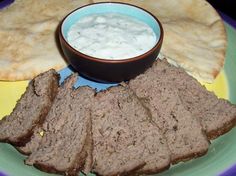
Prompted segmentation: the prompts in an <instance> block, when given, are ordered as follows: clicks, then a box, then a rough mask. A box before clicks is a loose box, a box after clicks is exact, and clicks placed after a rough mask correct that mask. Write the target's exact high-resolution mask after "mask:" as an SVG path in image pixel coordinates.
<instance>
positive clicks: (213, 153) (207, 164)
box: [0, 24, 236, 176]
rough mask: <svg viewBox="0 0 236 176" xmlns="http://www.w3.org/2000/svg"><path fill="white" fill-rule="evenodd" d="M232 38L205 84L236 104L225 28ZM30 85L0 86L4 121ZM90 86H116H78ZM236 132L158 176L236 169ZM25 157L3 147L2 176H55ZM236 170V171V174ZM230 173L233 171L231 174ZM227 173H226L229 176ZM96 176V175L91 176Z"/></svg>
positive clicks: (235, 65) (212, 174) (207, 175)
mask: <svg viewBox="0 0 236 176" xmlns="http://www.w3.org/2000/svg"><path fill="white" fill-rule="evenodd" d="M225 26H226V29H227V35H228V48H227V53H226V61H225V66H224V68H223V70H222V71H221V73H220V75H219V76H218V77H217V79H216V80H215V82H214V83H213V84H205V85H206V87H207V89H208V90H211V91H214V92H215V93H216V94H217V96H218V97H221V98H226V99H229V100H230V101H231V102H232V103H234V104H236V92H235V91H234V90H236V77H235V75H236V53H235V51H236V31H235V30H234V29H233V28H232V27H231V26H229V25H228V24H225ZM71 72H72V70H71V69H70V68H65V69H63V70H61V71H60V75H61V80H60V81H62V80H64V79H65V78H66V77H67V76H68V75H70V73H71ZM27 84H28V81H20V82H0V119H1V118H2V117H3V116H4V115H7V114H9V113H10V112H11V111H12V109H13V107H14V106H15V103H16V101H17V99H19V97H20V96H21V94H22V93H23V92H24V91H25V88H26V86H27ZM81 85H89V86H91V87H93V88H96V89H97V90H98V91H99V90H102V89H106V88H108V87H110V86H113V85H114V84H102V83H96V82H92V81H89V80H87V79H84V78H80V79H79V80H78V81H77V83H76V87H77V86H81ZM235 136H236V128H234V129H232V130H231V131H230V132H229V133H227V134H225V135H224V136H222V137H220V138H218V139H216V140H214V141H212V145H211V146H210V149H209V151H208V153H207V155H205V156H203V157H201V158H198V159H194V160H191V161H188V162H185V163H180V164H177V165H174V166H172V167H171V168H170V169H169V170H168V171H165V172H163V173H161V174H158V176H199V175H201V176H216V175H221V174H222V173H223V172H225V171H226V170H228V169H229V168H231V167H233V166H234V165H235V166H236V153H235V151H236V140H235ZM24 159H25V156H23V155H21V154H20V153H19V152H17V151H16V150H15V149H14V147H12V146H11V145H9V144H4V143H0V176H5V175H6V176H53V175H54V174H47V173H44V172H41V171H39V170H37V169H35V168H34V167H31V166H27V165H25V164H24V162H23V161H24ZM235 171H236V169H234V172H235ZM228 172H230V171H228ZM225 174H226V173H224V176H225ZM91 175H92V174H91Z"/></svg>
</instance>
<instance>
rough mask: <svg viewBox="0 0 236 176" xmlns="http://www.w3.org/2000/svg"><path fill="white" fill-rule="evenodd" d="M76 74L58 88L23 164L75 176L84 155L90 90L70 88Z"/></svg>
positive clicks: (87, 132) (87, 134) (91, 90)
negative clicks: (39, 138) (40, 133)
mask: <svg viewBox="0 0 236 176" xmlns="http://www.w3.org/2000/svg"><path fill="white" fill-rule="evenodd" d="M75 81H76V75H73V76H71V77H70V79H67V80H66V81H65V83H64V85H63V86H62V87H61V88H60V90H59V92H58V95H57V96H56V98H55V101H54V103H53V106H52V108H51V110H50V112H49V113H48V116H47V117H46V121H45V122H46V123H44V125H43V130H44V131H45V134H44V136H43V138H42V141H41V143H40V146H39V147H38V149H37V151H35V152H33V153H32V154H31V155H30V156H29V157H28V159H27V160H26V164H29V165H34V166H35V167H37V168H39V169H41V170H43V171H46V172H51V173H61V174H65V175H76V174H77V172H78V171H80V170H81V169H82V168H83V166H84V164H85V160H86V157H87V156H88V149H89V147H88V145H89V143H90V141H88V140H89V139H91V138H89V135H90V131H91V115H90V106H91V103H92V100H93V98H94V93H95V92H94V90H93V89H91V88H89V87H79V88H78V89H75V90H74V89H73V88H72V86H73V84H74V82H75Z"/></svg>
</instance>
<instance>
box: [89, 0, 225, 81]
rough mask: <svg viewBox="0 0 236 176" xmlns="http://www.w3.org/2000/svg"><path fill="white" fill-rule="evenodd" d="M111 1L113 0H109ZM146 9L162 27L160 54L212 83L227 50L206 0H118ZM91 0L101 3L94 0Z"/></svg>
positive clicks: (222, 30)
mask: <svg viewBox="0 0 236 176" xmlns="http://www.w3.org/2000/svg"><path fill="white" fill-rule="evenodd" d="M111 1H112V0H111ZM120 1H121V2H126V3H131V4H134V5H137V6H140V7H143V8H145V9H147V10H148V11H150V12H152V13H153V14H154V15H156V16H157V17H158V19H160V21H161V22H162V24H163V28H164V41H163V46H162V49H161V54H162V55H163V56H164V57H166V58H167V59H168V61H169V62H170V63H172V64H175V65H177V66H181V67H183V68H184V69H185V70H186V71H187V72H188V73H189V74H191V75H192V76H194V77H195V78H197V79H198V80H201V81H206V82H212V81H213V80H214V78H215V77H216V76H217V75H218V73H219V72H220V70H221V68H222V66H223V64H224V60H225V51H226V32H225V28H224V24H223V22H222V20H221V18H220V16H219V15H218V13H217V12H216V11H215V9H214V8H213V7H212V6H211V5H210V4H209V3H208V2H206V1H205V0H168V1H167V0H120ZM93 2H100V0H94V1H93Z"/></svg>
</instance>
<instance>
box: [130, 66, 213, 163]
mask: <svg viewBox="0 0 236 176" xmlns="http://www.w3.org/2000/svg"><path fill="white" fill-rule="evenodd" d="M159 79H162V78H161V77H159V75H157V74H155V72H153V70H152V69H149V70H148V71H146V72H145V73H144V74H141V75H139V76H138V77H136V78H135V79H133V80H131V81H130V82H129V86H130V88H131V89H132V90H134V91H135V93H136V94H137V96H138V97H139V98H140V100H141V101H143V104H144V105H145V106H146V107H147V108H149V109H150V112H151V114H152V116H153V121H154V122H155V123H156V124H157V125H158V126H159V128H160V129H161V130H162V132H163V134H164V136H165V137H166V139H167V144H168V146H169V148H170V152H171V161H172V163H173V164H175V163H177V162H179V161H185V160H189V159H192V158H195V157H198V156H201V155H203V154H205V153H206V152H207V150H208V146H209V142H208V140H207V138H206V136H205V134H204V133H203V130H202V127H201V125H200V122H199V121H198V119H197V118H196V117H194V116H192V114H191V112H190V111H188V110H187V109H185V107H184V105H183V104H182V102H181V99H180V98H179V96H178V91H177V90H176V89H175V87H170V86H169V84H164V83H160V82H159Z"/></svg>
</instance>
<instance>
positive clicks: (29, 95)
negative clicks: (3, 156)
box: [0, 69, 59, 146]
mask: <svg viewBox="0 0 236 176" xmlns="http://www.w3.org/2000/svg"><path fill="white" fill-rule="evenodd" d="M58 86H59V75H58V74H57V72H56V71H55V70H53V69H51V70H49V71H47V72H44V73H42V74H40V75H38V76H37V77H35V78H34V79H33V80H32V81H30V83H29V85H28V87H27V88H26V91H25V93H24V94H23V95H22V96H21V98H20V100H19V101H18V102H17V104H16V106H15V108H14V109H13V112H12V113H11V114H10V115H9V116H6V117H4V118H3V119H2V120H1V121H0V141H3V142H8V143H11V144H14V145H17V146H21V145H24V144H25V143H26V142H28V141H29V140H30V138H31V136H32V134H33V133H34V128H35V127H37V126H38V125H40V124H42V122H43V121H44V119H45V117H46V115H47V113H48V111H49V110H50V108H51V105H52V102H53V100H54V97H55V96H56V94H57V90H58Z"/></svg>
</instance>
